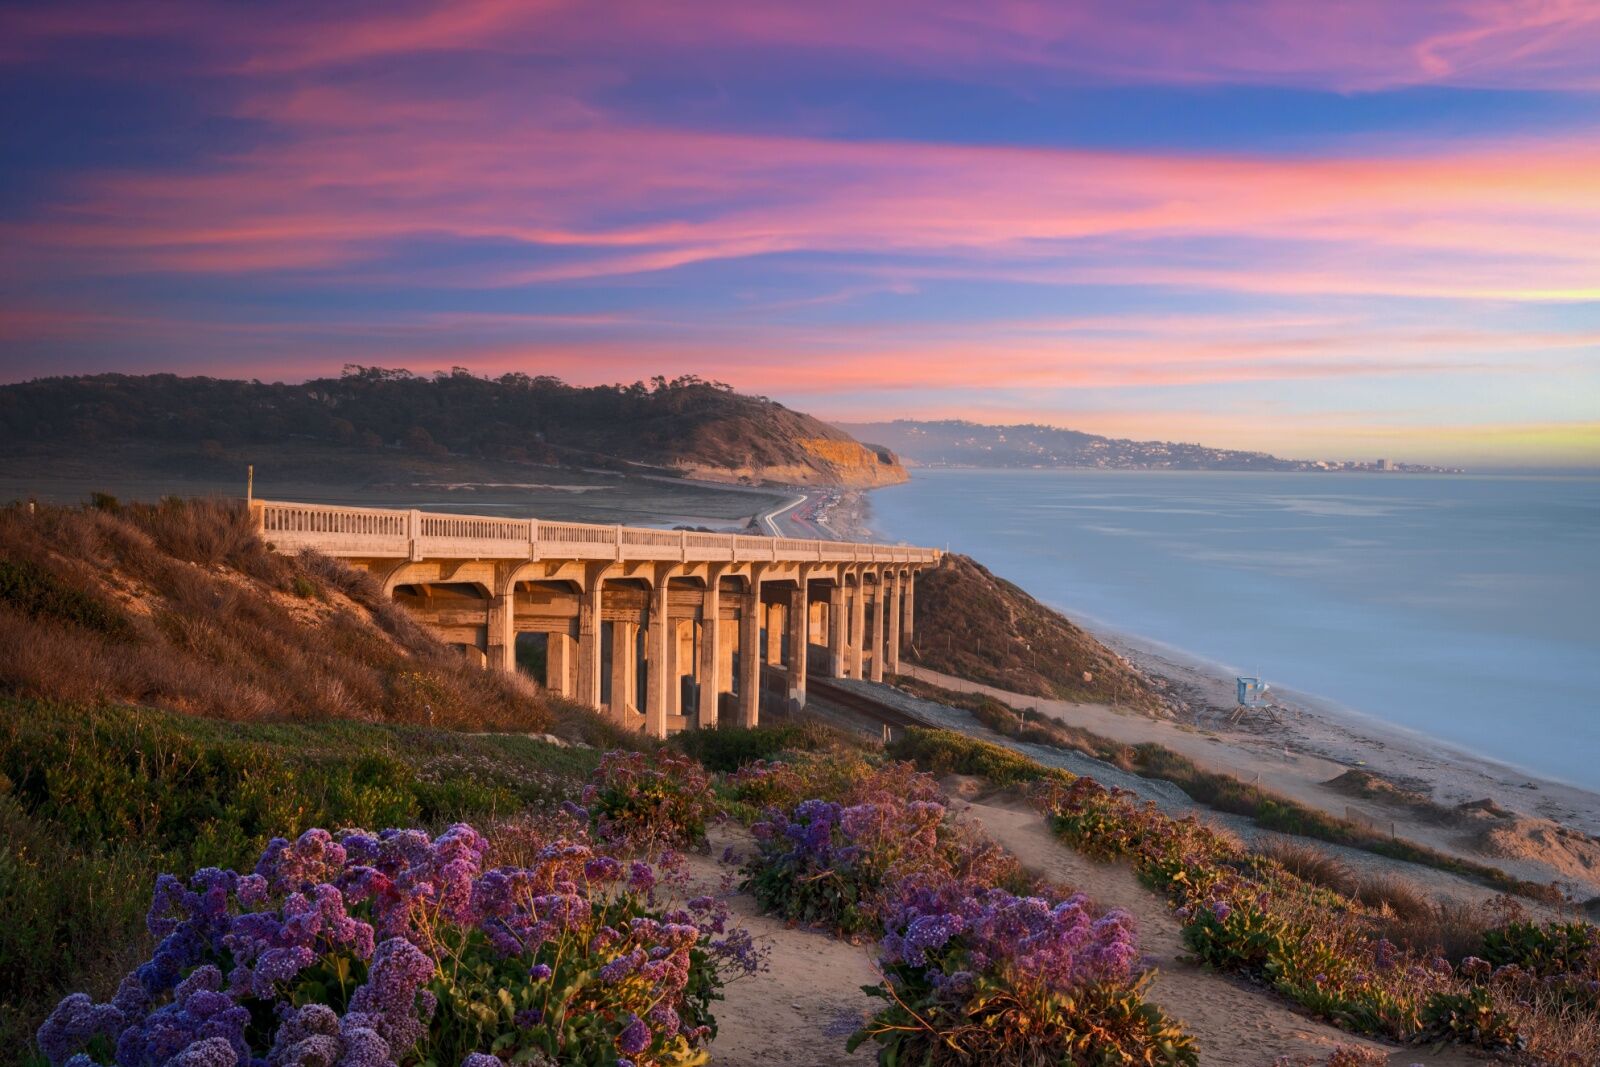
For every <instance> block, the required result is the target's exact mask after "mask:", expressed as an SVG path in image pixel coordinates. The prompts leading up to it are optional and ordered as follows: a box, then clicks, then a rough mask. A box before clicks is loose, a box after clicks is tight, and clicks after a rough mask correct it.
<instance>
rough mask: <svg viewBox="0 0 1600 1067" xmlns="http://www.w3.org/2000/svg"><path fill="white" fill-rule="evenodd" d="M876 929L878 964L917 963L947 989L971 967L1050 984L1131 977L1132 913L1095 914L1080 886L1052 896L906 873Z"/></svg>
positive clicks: (1044, 986)
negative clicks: (1067, 893)
mask: <svg viewBox="0 0 1600 1067" xmlns="http://www.w3.org/2000/svg"><path fill="white" fill-rule="evenodd" d="M884 929H885V932H884V937H883V941H882V945H881V949H882V957H883V962H884V963H885V965H887V966H890V967H894V966H896V965H903V966H905V967H910V968H916V969H920V970H923V971H925V972H926V975H925V976H926V977H927V979H928V980H929V981H930V982H931V983H932V984H933V985H934V986H935V987H939V988H943V987H945V986H947V985H948V986H951V987H952V991H954V992H959V991H961V989H962V988H963V987H964V986H965V985H966V984H968V983H969V982H970V980H971V978H972V976H973V974H974V973H988V974H990V975H992V976H994V977H996V978H998V979H1000V980H1003V981H1004V982H1005V983H1006V984H1007V985H1009V986H1010V987H1012V988H1014V989H1016V988H1021V987H1032V988H1038V989H1041V990H1054V991H1057V992H1062V991H1065V990H1068V989H1072V988H1076V987H1078V986H1082V985H1084V984H1086V983H1112V984H1126V983H1128V982H1131V981H1133V980H1134V979H1135V978H1136V977H1137V971H1138V968H1137V964H1138V960H1139V948H1138V938H1137V935H1136V934H1135V931H1134V926H1133V917H1132V916H1131V915H1129V914H1128V913H1127V912H1125V911H1121V910H1114V911H1108V912H1106V913H1105V914H1104V915H1101V916H1099V917H1098V918H1097V917H1095V916H1094V914H1093V913H1092V912H1091V911H1090V910H1089V901H1088V899H1087V898H1085V897H1084V896H1082V895H1081V894H1079V895H1074V896H1072V897H1069V898H1067V899H1066V900H1063V901H1060V902H1058V903H1055V904H1052V903H1050V902H1049V901H1047V900H1045V899H1043V898H1041V897H1019V896H1015V895H1013V894H1011V893H1008V892H1006V891H1005V890H1003V889H994V888H987V887H982V886H977V885H974V884H972V883H970V882H968V881H965V880H960V879H912V880H908V882H906V883H905V884H903V885H901V886H900V887H899V892H898V899H897V900H896V901H895V903H894V906H893V910H892V911H891V913H890V914H889V916H888V918H887V921H886V922H885V924H884Z"/></svg>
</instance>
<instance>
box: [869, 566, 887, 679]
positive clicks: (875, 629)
mask: <svg viewBox="0 0 1600 1067" xmlns="http://www.w3.org/2000/svg"><path fill="white" fill-rule="evenodd" d="M885 599H886V598H885V597H884V595H883V572H882V571H879V572H878V574H877V582H876V583H875V584H874V585H873V587H872V618H871V620H870V622H869V623H868V625H867V647H868V649H869V650H870V654H871V656H872V663H871V664H870V665H869V666H868V668H867V670H868V676H869V677H870V678H871V679H872V680H873V681H874V682H881V681H883V638H884V629H885V627H884V625H883V624H884V600H885Z"/></svg>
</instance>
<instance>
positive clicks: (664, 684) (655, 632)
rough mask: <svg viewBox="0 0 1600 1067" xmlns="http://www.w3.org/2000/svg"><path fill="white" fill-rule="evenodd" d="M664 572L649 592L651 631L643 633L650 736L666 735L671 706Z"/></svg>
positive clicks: (669, 625)
mask: <svg viewBox="0 0 1600 1067" xmlns="http://www.w3.org/2000/svg"><path fill="white" fill-rule="evenodd" d="M668 585H669V579H668V577H667V575H666V574H665V573H661V574H658V575H657V578H656V583H655V585H654V586H652V587H651V589H650V628H649V630H648V631H647V633H646V636H645V640H646V642H647V647H646V650H645V657H646V658H647V659H648V660H649V661H650V674H649V677H648V681H647V684H648V688H647V689H646V690H645V708H644V718H645V726H644V728H645V732H646V733H648V734H649V735H650V736H651V737H666V736H667V715H668V714H669V711H668V708H669V706H670V694H671V687H672V684H673V682H672V668H671V666H670V665H669V661H670V660H671V659H672V658H673V656H672V653H671V650H670V648H671V644H672V626H671V624H670V623H669V622H668V621H667V586H668Z"/></svg>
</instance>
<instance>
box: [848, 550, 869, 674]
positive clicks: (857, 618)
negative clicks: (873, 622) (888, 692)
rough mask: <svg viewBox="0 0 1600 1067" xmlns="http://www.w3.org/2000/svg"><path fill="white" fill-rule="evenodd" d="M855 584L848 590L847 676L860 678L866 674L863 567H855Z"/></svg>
mask: <svg viewBox="0 0 1600 1067" xmlns="http://www.w3.org/2000/svg"><path fill="white" fill-rule="evenodd" d="M855 578H856V584H855V587H854V588H853V589H852V590H851V592H850V668H849V672H848V677H851V678H855V679H857V680H860V679H862V678H865V677H866V675H865V674H863V673H862V667H863V663H862V656H863V655H865V653H866V648H867V572H866V568H864V567H857V568H856V573H855Z"/></svg>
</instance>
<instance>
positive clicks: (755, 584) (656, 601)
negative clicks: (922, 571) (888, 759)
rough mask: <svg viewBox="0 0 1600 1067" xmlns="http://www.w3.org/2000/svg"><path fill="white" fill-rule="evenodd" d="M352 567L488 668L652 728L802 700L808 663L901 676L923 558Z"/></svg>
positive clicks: (742, 715) (709, 723) (746, 721)
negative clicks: (891, 561) (872, 561)
mask: <svg viewBox="0 0 1600 1067" xmlns="http://www.w3.org/2000/svg"><path fill="white" fill-rule="evenodd" d="M347 562H349V563H351V564H352V565H354V566H357V567H359V568H362V569H364V570H367V571H369V572H370V573H372V574H373V575H374V576H375V577H377V578H379V579H380V580H381V581H382V582H383V583H384V587H385V589H386V591H388V592H390V593H391V594H392V595H393V596H394V598H395V600H396V602H398V603H400V604H402V605H404V606H405V607H406V608H408V609H409V610H410V611H411V612H412V613H414V614H415V615H416V616H417V617H418V618H419V619H421V620H422V621H423V622H424V623H425V624H427V625H428V626H429V627H430V628H432V629H433V630H434V631H435V632H436V633H438V635H439V636H440V637H441V638H443V639H444V640H445V641H447V642H449V643H451V644H454V645H457V646H459V647H461V648H462V649H464V650H466V651H467V652H468V654H470V655H473V656H476V657H478V658H479V659H480V660H481V662H483V664H484V665H485V666H486V667H488V668H490V669H494V670H504V671H517V672H521V673H525V674H528V675H530V676H532V677H533V678H534V679H535V680H536V681H538V682H539V683H540V684H542V685H544V686H545V687H546V688H548V689H549V690H550V691H552V692H555V693H559V694H561V695H562V696H565V697H568V698H571V699H573V700H576V701H579V702H581V703H584V704H587V705H589V706H591V707H594V708H597V709H601V710H604V711H605V712H607V713H608V714H609V715H610V716H611V717H612V718H614V719H615V720H616V721H617V722H618V723H619V724H621V725H623V726H625V727H628V728H630V729H639V730H644V731H648V732H649V733H652V734H654V735H656V736H666V735H667V734H668V733H672V732H675V731H677V730H683V729H693V728H708V727H715V726H717V725H718V724H719V723H722V722H732V723H736V724H738V725H741V726H754V725H756V724H758V723H759V722H760V721H761V713H762V711H763V709H766V710H771V709H773V708H785V709H788V710H799V709H801V708H803V707H805V703H806V674H807V672H808V670H817V671H822V672H825V673H827V674H828V675H830V676H832V677H835V678H868V679H874V680H882V678H883V676H884V674H885V673H886V672H887V673H890V674H893V673H895V672H896V671H897V670H898V669H899V652H900V649H901V648H902V647H903V645H904V642H906V641H908V640H909V639H910V634H911V613H912V598H913V596H914V595H915V594H914V587H915V574H916V571H917V569H919V567H920V565H913V564H815V563H784V562H781V561H779V562H767V563H749V564H731V563H702V564H696V563H679V564H664V563H659V562H643V563H629V562H610V563H596V562H592V561H580V560H541V561H538V562H535V563H529V562H525V561H515V562H510V561H506V562H496V561H488V560H418V561H411V560H394V559H382V558H377V559H369V558H352V559H349V560H347Z"/></svg>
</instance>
